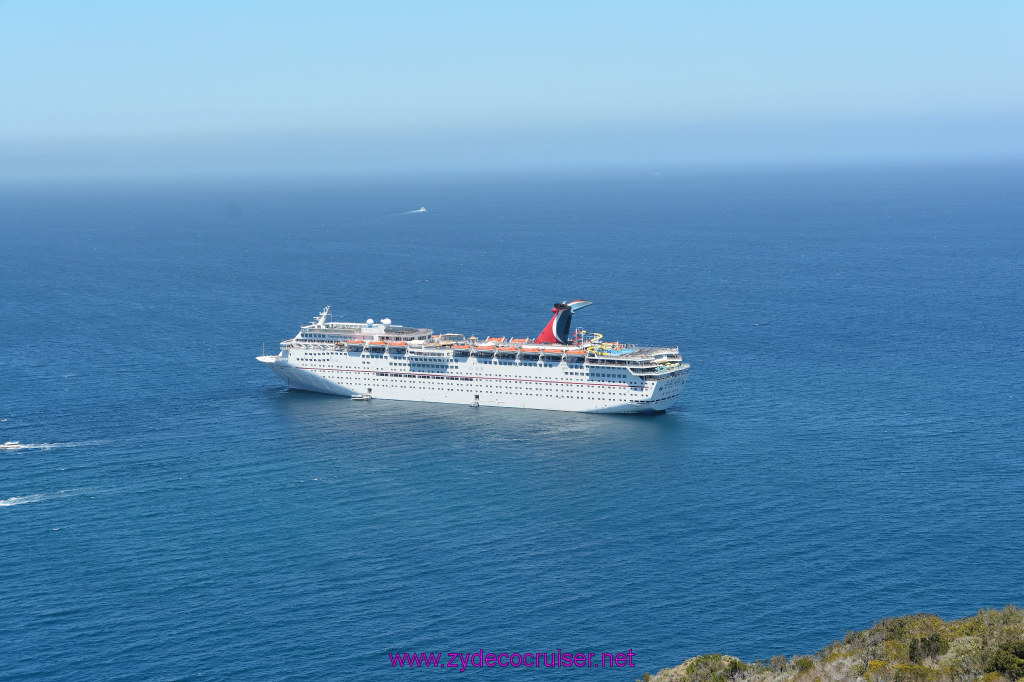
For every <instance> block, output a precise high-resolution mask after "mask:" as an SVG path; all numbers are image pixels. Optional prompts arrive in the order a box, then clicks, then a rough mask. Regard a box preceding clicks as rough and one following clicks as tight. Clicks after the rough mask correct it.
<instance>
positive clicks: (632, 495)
mask: <svg viewBox="0 0 1024 682" xmlns="http://www.w3.org/2000/svg"><path fill="white" fill-rule="evenodd" d="M1022 186H1024V169H1022V168H1020V167H1000V168H980V167H963V168H946V169H922V168H917V169H913V168H908V169H894V168H889V169H883V170H867V169H865V170H857V171H854V170H849V171H842V172H840V171H831V172H824V171H823V172H818V173H811V172H800V173H798V172H788V173H783V172H778V173H768V172H763V173H754V172H751V173H749V174H745V175H744V174H725V173H721V174H711V175H701V174H698V173H693V174H663V175H658V174H653V173H652V174H633V175H630V176H622V177H616V176H612V175H606V176H600V177H598V176H571V175H557V176H556V175H543V176H526V175H523V176H517V177H506V178H461V179H460V178H454V177H453V178H418V179H410V178H405V179H401V180H386V179H383V178H378V179H372V180H368V179H364V180H361V181H354V180H351V179H344V178H312V179H297V178H291V179H286V180H244V181H243V180H237V181H228V180H217V181H210V182H203V183H200V182H192V183H189V182H167V183H163V184H158V183H155V182H153V183H149V184H145V183H139V182H135V183H128V182H125V183H121V184H107V185H90V186H85V185H79V186H74V185H50V186H43V185H31V186H30V185H22V186H13V185H8V186H6V187H5V188H3V189H2V190H0V237H2V239H3V244H4V247H5V248H4V259H3V260H4V262H3V266H2V267H0V292H2V294H0V338H2V341H3V344H2V347H3V349H4V351H5V352H6V353H7V356H8V359H7V361H6V362H5V363H4V367H5V368H4V371H3V381H2V382H0V419H3V420H4V421H2V422H0V440H7V439H20V440H21V441H23V442H25V443H29V444H32V447H29V448H26V449H22V450H16V451H0V453H2V454H0V548H2V551H0V594H2V595H3V596H2V598H0V661H3V665H2V669H0V677H11V678H19V679H36V678H39V679H41V678H57V677H65V678H78V679H85V678H91V679H107V680H120V679H124V680H136V679H194V678H198V677H200V676H203V677H207V678H212V679H254V678H265V679H292V678H311V679H323V678H329V679H379V678H380V679H382V678H383V677H385V676H388V675H391V674H392V670H391V664H390V663H389V659H388V656H387V653H388V652H405V651H425V652H427V651H437V652H449V651H466V652H470V651H478V650H480V649H483V650H485V651H494V652H500V651H522V652H525V651H530V652H533V651H556V650H557V649H562V650H563V651H584V652H588V651H593V652H604V651H608V652H620V651H626V650H629V649H632V650H633V651H634V652H635V663H636V667H635V668H632V669H628V668H627V669H617V670H608V669H604V670H572V671H568V670H560V671H558V672H553V671H545V670H541V671H535V670H527V669H522V668H521V669H518V670H517V671H516V672H515V673H514V674H513V673H509V672H506V671H504V670H501V671H499V670H496V669H495V670H475V671H472V672H470V673H469V674H471V675H473V676H479V677H480V678H481V679H506V678H507V679H511V678H512V677H515V679H517V680H522V681H524V682H525V681H527V680H540V679H544V680H549V679H554V678H553V677H552V675H555V676H557V677H558V679H566V680H574V679H579V680H583V679H586V680H590V679H600V680H634V679H636V678H637V677H639V676H640V674H642V673H643V672H647V671H651V672H653V671H656V670H658V669H659V668H662V667H665V666H669V665H674V664H677V663H679V662H681V661H683V660H684V659H686V658H688V657H690V656H693V655H696V654H699V653H706V652H712V651H719V652H727V653H731V654H735V655H738V656H741V657H743V658H746V659H756V658H762V657H768V656H771V655H775V654H787V655H789V654H796V653H806V652H811V651H813V650H815V649H818V648H820V647H822V646H824V645H826V644H828V643H829V642H830V641H832V640H834V639H837V638H841V637H842V636H843V635H844V633H845V632H846V631H847V630H848V629H855V628H862V627H866V626H869V625H870V624H871V623H872V622H873V621H875V620H877V619H880V618H883V617H886V616H895V615H900V614H904V613H913V612H921V611H926V612H932V613H937V614H939V615H941V616H943V617H948V618H953V617H962V616H967V615H970V614H972V613H974V612H975V611H976V610H977V609H978V608H980V607H1001V606H1003V605H1004V604H1006V603H1009V602H1016V603H1018V604H1021V603H1024V559H1022V556H1021V550H1020V548H1021V547H1024V504H1021V502H1022V493H1024V463H1022V460H1021V453H1022V452H1024V433H1022V404H1024V401H1022V398H1024V395H1022V385H1024V362H1022V361H1021V360H1022V354H1024V323H1022V319H1024V317H1022V311H1024V268H1022V263H1024V234H1022V229H1021V226H1022V222H1024V193H1022V192H1021V191H1020V188H1021V187H1022ZM420 206H426V207H427V208H428V211H427V212H422V213H409V211H411V210H413V209H416V208H419V207H420ZM573 298H583V299H587V300H591V301H594V302H595V305H594V306H592V307H590V308H587V309H586V310H583V311H581V312H580V313H579V314H578V315H577V316H576V318H575V323H576V324H577V325H579V326H582V327H585V328H586V329H588V330H592V331H600V332H603V333H604V334H605V338H606V339H610V340H620V341H624V342H635V343H641V344H671V345H676V344H678V345H679V347H680V350H681V352H682V355H683V357H684V359H685V360H687V361H689V362H691V363H692V365H693V369H692V371H691V375H690V381H689V383H688V385H687V387H686V389H685V390H684V392H683V395H682V398H681V402H680V403H679V405H678V406H677V407H676V408H674V409H672V410H670V411H669V412H668V413H666V414H664V415H660V416H656V417H617V416H600V415H585V414H573V413H558V412H539V411H528V410H512V409H498V408H470V407H463V406H445V405H431V404H418V403H401V402H388V401H370V402H351V401H348V400H345V399H341V398H337V397H330V396H324V395H317V394H310V393H303V392H297V391H290V390H287V389H286V387H285V386H284V385H283V384H282V382H281V381H280V380H279V379H278V378H277V377H276V376H275V375H273V374H272V373H271V372H269V371H268V370H267V369H266V368H264V367H262V366H260V365H259V363H257V362H256V361H255V360H254V358H255V356H256V355H259V354H260V353H261V352H263V346H264V344H266V350H267V352H276V348H277V343H278V342H279V341H280V340H281V339H284V338H287V337H290V336H292V335H293V334H294V333H295V332H296V331H297V330H298V327H299V325H300V324H303V323H306V322H308V321H309V320H310V319H312V317H313V316H314V315H315V314H316V313H317V312H318V311H319V310H320V309H321V308H322V307H323V306H324V305H327V304H330V305H332V306H333V310H334V312H335V314H336V315H337V316H336V317H335V319H351V320H364V319H366V318H368V317H373V318H375V319H380V318H382V317H390V318H392V319H393V320H394V321H395V322H397V323H401V324H410V325H422V326H430V327H433V328H434V329H437V330H439V331H460V332H464V333H466V334H470V333H474V334H477V335H483V334H488V335H505V336H509V335H515V336H525V335H531V336H533V335H536V334H537V333H539V332H540V330H541V329H542V327H543V326H544V324H545V322H546V321H547V319H548V317H549V316H550V308H551V304H552V303H554V302H555V301H562V300H566V299H573ZM394 674H397V673H394ZM451 674H454V671H446V672H445V671H434V670H431V671H419V672H418V673H417V672H415V671H408V670H405V671H403V672H402V676H403V678H404V679H431V680H436V679H440V678H439V677H438V675H442V676H444V675H451Z"/></svg>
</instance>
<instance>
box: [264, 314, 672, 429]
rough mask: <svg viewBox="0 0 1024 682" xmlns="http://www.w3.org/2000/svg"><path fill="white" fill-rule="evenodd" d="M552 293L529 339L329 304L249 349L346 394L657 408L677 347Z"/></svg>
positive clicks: (284, 374)
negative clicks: (623, 334)
mask: <svg viewBox="0 0 1024 682" xmlns="http://www.w3.org/2000/svg"><path fill="white" fill-rule="evenodd" d="M588 305H591V304H590V302H589V301H579V300H577V301H571V302H568V303H557V304H555V306H554V308H553V309H552V313H553V316H552V317H551V320H550V321H549V322H548V324H547V326H545V327H544V329H543V331H542V332H541V333H540V335H539V336H537V337H536V338H534V339H531V338H529V337H525V338H506V337H486V338H484V339H479V338H477V337H475V336H470V337H469V338H466V337H465V336H464V335H463V334H435V333H434V331H433V330H432V329H426V328H422V327H405V326H402V325H397V324H392V322H391V320H389V319H386V318H385V319H383V320H381V321H380V322H375V321H374V320H372V319H370V320H366V322H364V323H358V322H334V321H332V319H331V314H330V310H331V309H330V306H328V307H326V308H324V309H323V311H322V312H321V313H320V315H319V316H317V318H316V319H315V320H313V321H312V322H310V323H309V324H307V325H303V326H302V328H301V329H300V330H299V333H298V334H296V335H295V336H294V337H293V338H291V339H287V340H285V341H282V342H281V350H280V352H279V353H278V354H277V355H263V356H260V357H258V358H257V360H259V361H260V362H262V363H265V364H267V365H269V366H270V368H271V369H272V370H274V372H276V373H277V374H278V376H280V377H281V378H282V379H284V380H285V382H286V383H287V384H288V386H290V387H291V388H296V389H302V390H306V391H317V392H320V393H332V394H337V395H341V396H348V397H350V398H359V399H364V400H365V399H368V398H380V399H384V400H413V401H420V402H435V403H455V404H462V405H474V406H495V407H520V408H530V409H538V410H564V411H569V412H616V413H651V412H663V411H664V410H665V409H667V408H668V407H669V406H671V405H672V404H673V403H674V402H675V401H676V399H677V398H678V397H679V394H680V392H681V391H682V389H683V385H684V384H685V383H686V377H687V375H688V374H689V371H690V365H689V364H687V363H684V362H683V361H682V359H681V357H680V355H679V349H678V348H668V347H640V346H634V345H630V344H622V343H618V342H607V341H604V340H603V337H602V336H601V334H595V333H591V332H587V331H585V330H582V329H577V330H576V332H575V333H573V334H572V335H570V333H569V330H570V328H571V321H572V314H573V312H574V311H576V310H579V309H580V308H584V307H586V306H588Z"/></svg>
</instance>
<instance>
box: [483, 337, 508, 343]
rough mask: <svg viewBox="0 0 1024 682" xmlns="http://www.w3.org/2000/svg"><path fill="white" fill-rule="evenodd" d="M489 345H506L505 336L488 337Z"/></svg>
mask: <svg viewBox="0 0 1024 682" xmlns="http://www.w3.org/2000/svg"><path fill="white" fill-rule="evenodd" d="M487 343H505V337H504V336H488V337H487Z"/></svg>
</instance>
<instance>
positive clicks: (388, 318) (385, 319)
mask: <svg viewBox="0 0 1024 682" xmlns="http://www.w3.org/2000/svg"><path fill="white" fill-rule="evenodd" d="M380 323H381V324H391V318H390V317H385V318H384V319H383V320H381V321H380Z"/></svg>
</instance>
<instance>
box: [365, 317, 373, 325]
mask: <svg viewBox="0 0 1024 682" xmlns="http://www.w3.org/2000/svg"><path fill="white" fill-rule="evenodd" d="M366 324H367V325H371V324H373V318H372V317H371V318H370V319H368V320H367V321H366Z"/></svg>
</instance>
